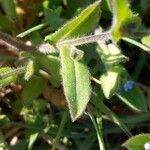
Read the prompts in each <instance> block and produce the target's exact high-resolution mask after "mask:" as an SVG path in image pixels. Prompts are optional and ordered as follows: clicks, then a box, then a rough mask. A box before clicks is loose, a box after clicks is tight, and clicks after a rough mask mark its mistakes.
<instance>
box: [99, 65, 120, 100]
mask: <svg viewBox="0 0 150 150" xmlns="http://www.w3.org/2000/svg"><path fill="white" fill-rule="evenodd" d="M121 72H122V68H121V67H118V66H115V67H113V68H111V69H109V70H107V72H106V73H104V74H103V75H102V76H101V78H100V81H101V83H102V84H101V86H102V90H103V92H104V95H105V97H106V98H108V99H109V98H110V97H111V96H112V95H113V94H114V93H115V92H116V90H117V87H118V84H119V79H120V74H121Z"/></svg>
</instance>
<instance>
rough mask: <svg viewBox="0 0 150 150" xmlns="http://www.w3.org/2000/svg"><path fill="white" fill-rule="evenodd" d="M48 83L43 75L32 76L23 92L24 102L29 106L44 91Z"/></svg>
mask: <svg viewBox="0 0 150 150" xmlns="http://www.w3.org/2000/svg"><path fill="white" fill-rule="evenodd" d="M46 83H47V82H46V80H45V79H44V78H42V77H32V78H31V79H30V80H29V81H28V82H26V84H25V86H24V89H23V91H22V94H21V97H22V100H23V103H24V104H25V105H27V106H28V105H30V104H32V102H33V100H35V99H36V98H37V97H38V96H39V95H40V94H41V93H42V91H43V90H44V88H45V86H46Z"/></svg>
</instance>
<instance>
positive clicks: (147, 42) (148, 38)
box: [142, 35, 150, 47]
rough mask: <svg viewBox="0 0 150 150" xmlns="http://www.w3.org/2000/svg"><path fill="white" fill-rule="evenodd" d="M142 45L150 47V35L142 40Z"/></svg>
mask: <svg viewBox="0 0 150 150" xmlns="http://www.w3.org/2000/svg"><path fill="white" fill-rule="evenodd" d="M142 43H143V44H145V45H147V46H149V47H150V35H148V36H144V37H143V38H142Z"/></svg>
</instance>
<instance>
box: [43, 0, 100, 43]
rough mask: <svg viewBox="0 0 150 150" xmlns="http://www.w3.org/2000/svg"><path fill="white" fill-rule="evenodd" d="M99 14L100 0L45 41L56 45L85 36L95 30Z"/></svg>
mask: <svg viewBox="0 0 150 150" xmlns="http://www.w3.org/2000/svg"><path fill="white" fill-rule="evenodd" d="M99 14H100V0H99V1H96V2H95V3H94V4H92V5H90V6H88V7H87V8H86V9H85V10H84V11H83V12H82V13H81V14H80V15H79V16H77V17H75V18H74V19H72V20H71V21H69V22H67V23H66V24H65V25H64V26H63V27H61V28H60V29H59V30H58V31H56V32H55V33H53V34H52V35H48V36H47V37H46V38H45V40H48V41H49V42H50V43H53V44H56V43H57V42H58V41H62V40H64V39H68V38H73V37H78V36H81V35H83V34H86V33H88V32H90V31H91V30H92V29H94V28H95V26H96V24H97V23H98V20H99Z"/></svg>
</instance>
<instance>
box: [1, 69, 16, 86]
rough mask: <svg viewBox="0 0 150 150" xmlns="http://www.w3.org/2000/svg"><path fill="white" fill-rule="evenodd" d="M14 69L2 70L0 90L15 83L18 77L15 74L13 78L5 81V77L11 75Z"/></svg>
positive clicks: (7, 78) (9, 77)
mask: <svg viewBox="0 0 150 150" xmlns="http://www.w3.org/2000/svg"><path fill="white" fill-rule="evenodd" d="M12 70H13V69H12V68H10V67H3V68H0V88H2V87H5V86H7V85H9V84H11V83H14V82H15V81H16V80H17V75H16V74H14V75H12V76H8V77H6V78H5V79H3V75H4V74H6V73H9V72H10V71H12Z"/></svg>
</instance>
